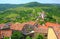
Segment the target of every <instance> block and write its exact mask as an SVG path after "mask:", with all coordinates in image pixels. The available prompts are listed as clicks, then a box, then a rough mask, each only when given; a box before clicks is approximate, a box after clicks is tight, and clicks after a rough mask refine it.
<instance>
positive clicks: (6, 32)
mask: <svg viewBox="0 0 60 39" xmlns="http://www.w3.org/2000/svg"><path fill="white" fill-rule="evenodd" d="M49 27H52V28H53V29H54V31H55V33H56V35H57V37H58V39H60V24H57V23H51V22H47V23H45V25H44V26H42V25H39V24H38V25H37V27H36V25H35V22H34V21H30V22H26V23H18V22H17V23H13V24H11V25H10V26H9V27H8V26H6V25H5V24H0V38H3V37H4V36H5V37H11V35H12V32H13V30H19V31H21V32H22V33H23V34H25V35H27V34H31V33H42V34H44V35H45V36H47V34H48V28H49Z"/></svg>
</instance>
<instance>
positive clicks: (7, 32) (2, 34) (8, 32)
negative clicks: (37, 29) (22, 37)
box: [0, 30, 12, 37]
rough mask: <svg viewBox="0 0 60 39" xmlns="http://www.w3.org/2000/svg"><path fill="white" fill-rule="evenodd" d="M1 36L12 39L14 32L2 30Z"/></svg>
mask: <svg viewBox="0 0 60 39" xmlns="http://www.w3.org/2000/svg"><path fill="white" fill-rule="evenodd" d="M0 32H1V33H0V36H1V37H2V36H5V37H10V36H11V35H12V30H0Z"/></svg>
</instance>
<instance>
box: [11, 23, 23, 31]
mask: <svg viewBox="0 0 60 39" xmlns="http://www.w3.org/2000/svg"><path fill="white" fill-rule="evenodd" d="M23 26H24V25H23V24H21V23H15V24H13V25H11V26H10V29H13V30H22V28H23Z"/></svg>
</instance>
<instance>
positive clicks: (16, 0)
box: [0, 0, 60, 4]
mask: <svg viewBox="0 0 60 39" xmlns="http://www.w3.org/2000/svg"><path fill="white" fill-rule="evenodd" d="M29 2H39V3H55V4H60V0H0V4H24V3H29Z"/></svg>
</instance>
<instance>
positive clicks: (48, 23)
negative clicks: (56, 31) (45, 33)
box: [45, 22, 60, 27]
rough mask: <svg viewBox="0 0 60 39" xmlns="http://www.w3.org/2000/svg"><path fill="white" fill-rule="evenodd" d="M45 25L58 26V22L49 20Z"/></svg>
mask: <svg viewBox="0 0 60 39" xmlns="http://www.w3.org/2000/svg"><path fill="white" fill-rule="evenodd" d="M45 25H46V26H48V27H49V26H52V27H54V26H60V24H57V23H51V22H47V23H46V24H45Z"/></svg>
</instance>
